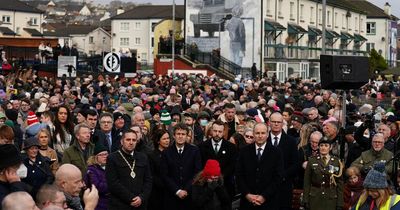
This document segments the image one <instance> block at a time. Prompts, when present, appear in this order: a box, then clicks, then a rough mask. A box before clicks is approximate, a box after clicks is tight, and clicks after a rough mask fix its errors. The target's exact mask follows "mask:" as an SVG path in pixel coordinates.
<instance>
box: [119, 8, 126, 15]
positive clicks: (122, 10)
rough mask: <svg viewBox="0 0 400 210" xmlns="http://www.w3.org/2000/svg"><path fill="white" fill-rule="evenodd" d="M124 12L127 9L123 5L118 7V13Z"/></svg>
mask: <svg viewBox="0 0 400 210" xmlns="http://www.w3.org/2000/svg"><path fill="white" fill-rule="evenodd" d="M124 12H125V10H124V9H123V8H122V7H119V8H118V9H117V15H119V14H122V13H124Z"/></svg>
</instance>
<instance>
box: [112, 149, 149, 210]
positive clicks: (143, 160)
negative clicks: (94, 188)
mask: <svg viewBox="0 0 400 210" xmlns="http://www.w3.org/2000/svg"><path fill="white" fill-rule="evenodd" d="M122 154H123V155H124V157H125V159H126V160H127V161H128V162H129V164H132V162H133V160H136V163H135V168H134V172H135V173H136V177H135V178H134V179H133V178H132V177H131V176H130V173H131V169H130V168H129V166H128V165H127V164H126V162H125V160H124V159H123V158H122V157H121V154H120V153H119V152H114V153H112V154H110V155H109V156H108V158H107V165H106V180H107V185H108V190H109V192H110V203H109V205H108V209H110V210H123V209H127V210H131V209H146V205H147V201H148V198H149V196H150V193H151V188H152V176H151V170H150V164H149V161H148V159H147V156H146V155H145V154H143V153H141V152H135V153H134V154H133V156H131V155H129V154H126V153H124V152H122ZM131 166H132V165H131ZM136 196H139V197H140V198H141V199H142V205H140V206H139V207H138V208H134V207H133V206H131V205H130V203H131V201H132V199H133V198H134V197H136Z"/></svg>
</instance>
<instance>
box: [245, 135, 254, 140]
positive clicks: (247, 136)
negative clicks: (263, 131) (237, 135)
mask: <svg viewBox="0 0 400 210" xmlns="http://www.w3.org/2000/svg"><path fill="white" fill-rule="evenodd" d="M245 137H246V138H249V139H252V138H254V136H249V135H245Z"/></svg>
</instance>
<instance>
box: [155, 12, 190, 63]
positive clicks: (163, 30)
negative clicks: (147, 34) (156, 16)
mask: <svg viewBox="0 0 400 210" xmlns="http://www.w3.org/2000/svg"><path fill="white" fill-rule="evenodd" d="M182 22H183V21H175V31H177V32H178V31H181V33H180V35H181V36H183V31H182V25H183V23H182ZM172 24H173V21H172V20H162V21H160V22H159V23H158V24H157V25H156V26H155V29H154V50H153V56H154V58H155V57H156V56H157V54H158V43H160V39H159V38H160V36H163V37H169V31H170V30H172Z"/></svg>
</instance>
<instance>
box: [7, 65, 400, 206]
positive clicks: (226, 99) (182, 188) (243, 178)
mask: <svg viewBox="0 0 400 210" xmlns="http://www.w3.org/2000/svg"><path fill="white" fill-rule="evenodd" d="M343 96H344V94H343V92H342V91H334V90H324V89H322V88H321V86H320V84H318V83H316V82H315V81H308V80H301V79H288V80H287V81H286V82H284V83H282V82H279V81H277V80H276V79H275V78H267V77H265V78H255V79H254V80H247V81H246V80H244V79H238V80H237V81H233V82H232V81H228V80H223V79H220V78H218V77H215V76H203V75H200V74H199V75H185V74H181V75H170V76H168V75H158V76H157V75H152V74H148V75H144V74H136V75H135V77H133V78H123V77H114V76H113V75H98V76H97V77H94V76H93V75H84V76H81V77H77V78H72V79H71V78H67V77H62V78H47V77H39V76H38V75H37V73H36V72H35V71H32V70H27V71H23V72H16V73H10V74H8V75H7V76H2V75H0V103H1V107H0V156H1V157H0V202H2V209H5V210H10V209H32V208H35V209H65V208H70V209H76V210H81V209H86V210H91V209H96V210H102V209H111V210H113V209H116V210H117V209H118V210H121V209H149V210H162V209H166V210H179V209H182V210H184V209H185V210H186V209H196V210H197V209H198V210H203V209H204V210H206V209H207V210H222V209H223V210H228V209H244V210H247V209H249V210H250V209H272V210H289V209H299V208H303V209H310V210H320V209H333V210H338V209H341V210H349V209H357V210H358V209H359V210H363V209H392V210H393V209H400V204H398V203H399V200H400V196H398V195H397V194H396V191H397V190H398V181H397V180H398V179H397V177H398V176H397V169H398V165H397V156H398V155H397V153H398V150H399V149H400V147H399V141H398V139H399V137H400V129H399V125H400V100H398V97H399V96H400V86H399V83H398V82H396V81H383V82H374V81H371V82H370V83H368V84H366V85H365V86H363V87H362V88H360V89H355V90H351V91H346V95H345V96H346V97H345V98H343ZM385 101H390V103H385ZM343 105H345V106H346V113H344V112H343V108H344V107H343ZM399 180H400V179H399Z"/></svg>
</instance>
